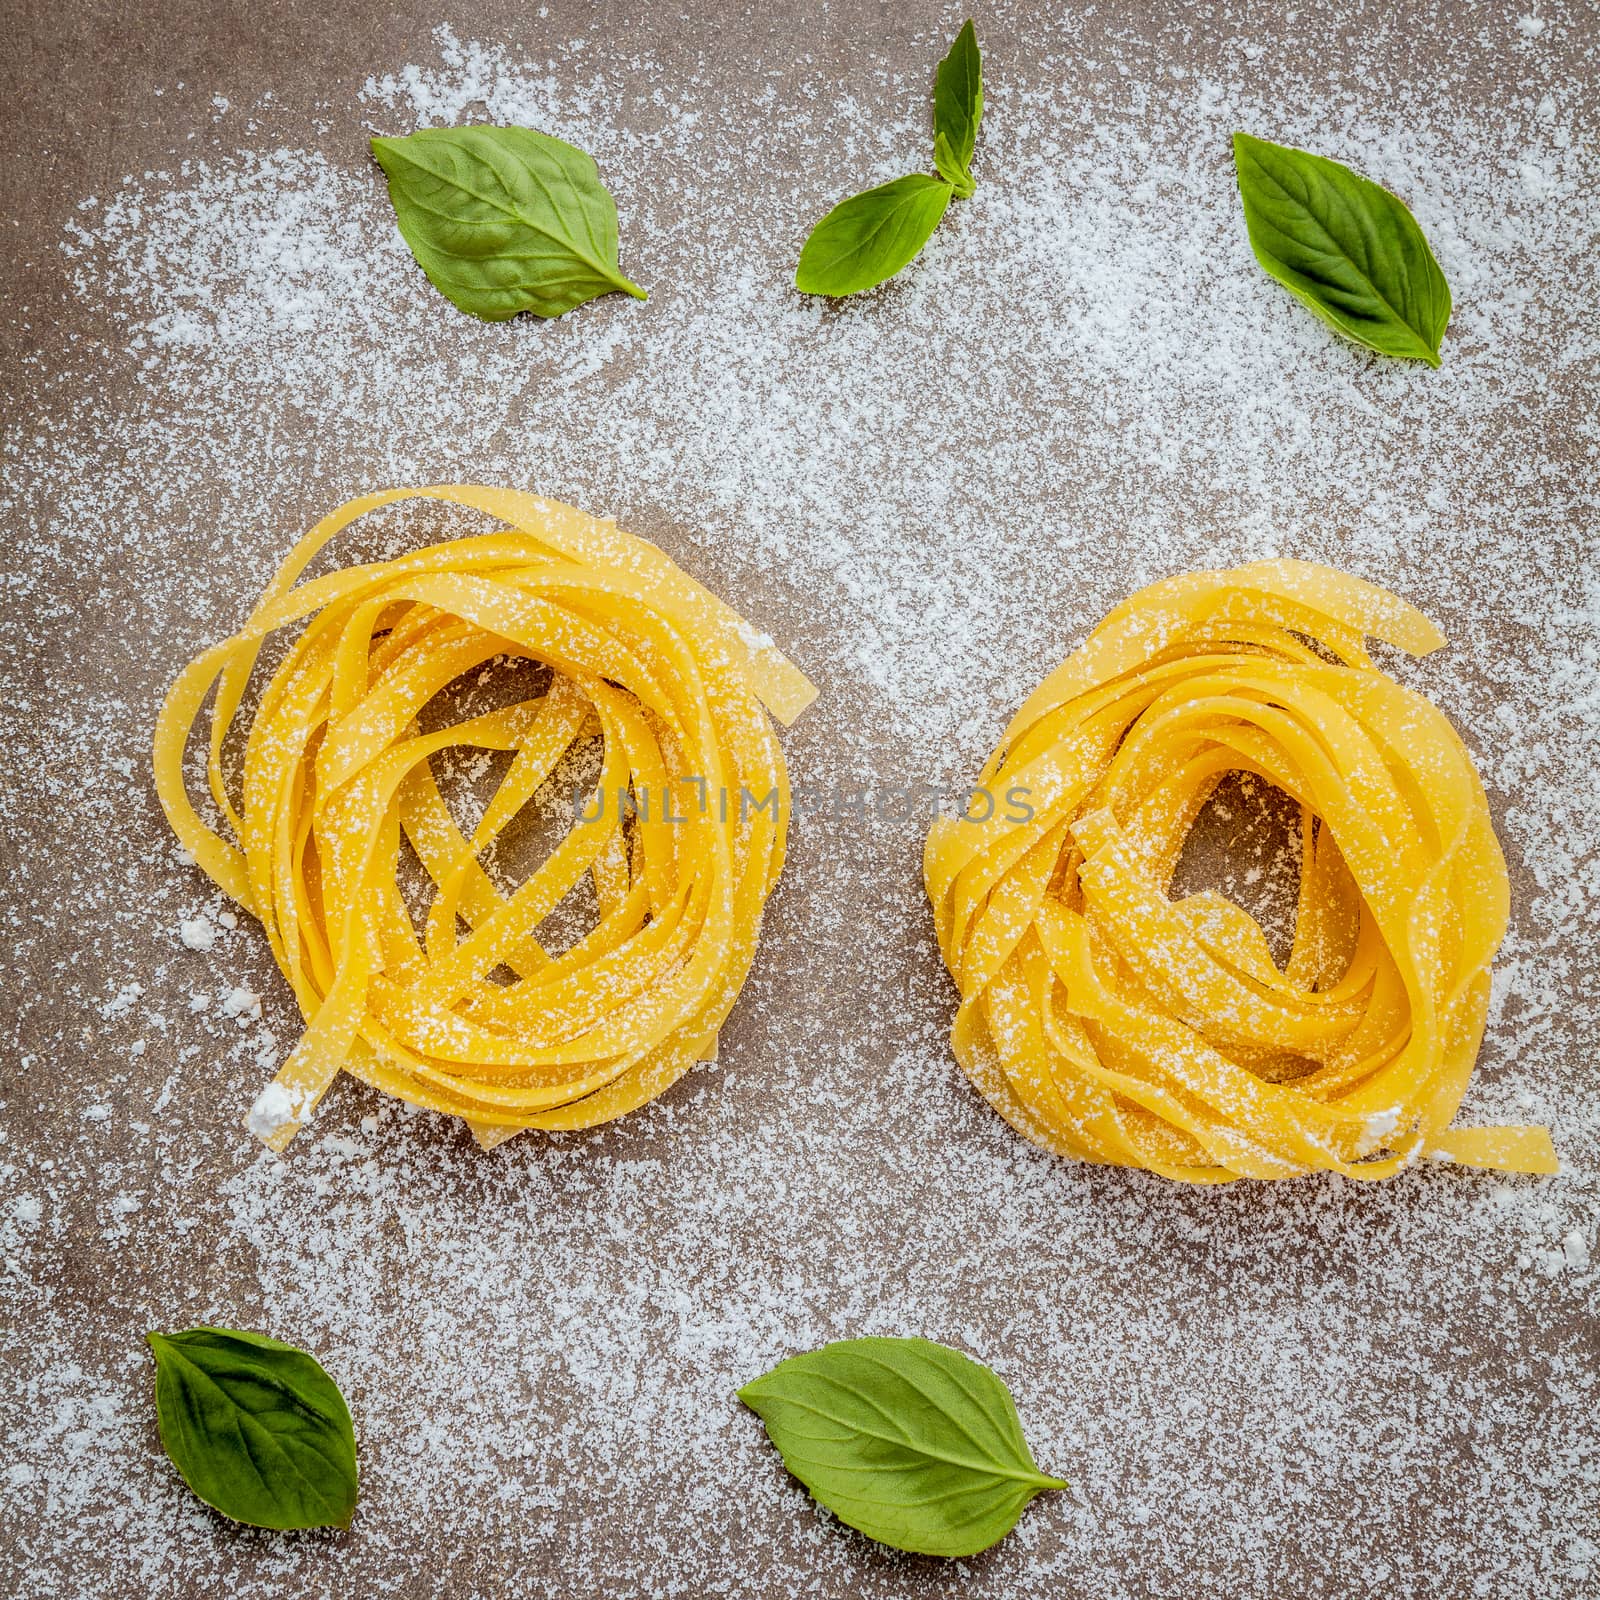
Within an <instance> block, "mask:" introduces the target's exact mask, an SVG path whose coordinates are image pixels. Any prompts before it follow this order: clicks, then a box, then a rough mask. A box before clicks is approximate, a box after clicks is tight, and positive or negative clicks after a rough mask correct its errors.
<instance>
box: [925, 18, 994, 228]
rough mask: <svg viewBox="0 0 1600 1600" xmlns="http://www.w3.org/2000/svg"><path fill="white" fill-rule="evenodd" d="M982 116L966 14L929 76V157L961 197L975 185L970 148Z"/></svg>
mask: <svg viewBox="0 0 1600 1600" xmlns="http://www.w3.org/2000/svg"><path fill="white" fill-rule="evenodd" d="M982 120H983V61H982V58H981V56H980V55H979V53H978V35H977V32H976V31H975V30H974V28H973V26H972V18H971V17H968V18H967V20H966V22H964V23H963V24H962V27H961V31H960V33H958V34H957V35H956V40H955V43H954V44H953V45H951V46H950V54H949V55H947V56H946V57H945V58H944V60H943V61H941V62H940V63H939V66H938V70H937V71H936V72H935V73H934V77H933V160H934V165H935V166H936V167H937V168H938V171H939V175H940V176H941V177H942V178H944V180H945V181H946V182H947V183H949V184H950V186H951V187H952V188H953V189H954V190H955V192H956V194H957V195H958V196H959V197H960V198H961V199H963V200H965V199H968V198H969V197H970V196H971V194H972V191H973V189H974V188H975V187H976V185H975V184H974V182H973V178H972V152H973V150H974V149H976V147H977V143H978V124H979V122H981V121H982Z"/></svg>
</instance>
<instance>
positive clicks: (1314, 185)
mask: <svg viewBox="0 0 1600 1600" xmlns="http://www.w3.org/2000/svg"><path fill="white" fill-rule="evenodd" d="M1233 159H1234V165H1235V167H1236V168H1237V170H1238V174H1239V197H1240V199H1241V200H1242V201H1243V202H1244V218H1245V225H1246V227H1247V228H1248V229H1249V232H1250V248H1251V249H1252V250H1253V251H1254V252H1255V257H1256V260H1257V261H1259V262H1260V263H1261V265H1262V267H1263V268H1264V269H1265V270H1266V271H1267V273H1268V274H1269V275H1270V276H1272V277H1274V278H1276V279H1277V280H1278V282H1279V283H1281V284H1282V285H1283V286H1284V287H1285V288H1286V289H1288V290H1289V292H1290V293H1291V294H1293V295H1294V296H1295V297H1296V298H1297V299H1299V300H1301V301H1303V302H1304V303H1305V304H1306V305H1307V306H1309V307H1310V308H1311V310H1312V311H1314V312H1315V313H1316V314H1317V315H1318V316H1319V317H1321V318H1322V320H1323V321H1324V322H1326V323H1327V324H1328V325H1329V326H1330V327H1332V328H1335V329H1337V330H1338V331H1339V332H1340V333H1342V334H1343V335H1344V336H1345V337H1346V338H1347V339H1354V340H1355V342H1356V343H1357V344H1362V345H1365V346H1366V347H1367V348H1368V349H1369V350H1376V351H1377V352H1378V353H1379V354H1380V355H1386V356H1407V357H1411V358H1414V359H1416V360H1419V361H1426V362H1427V363H1428V365H1429V366H1430V367H1437V366H1438V365H1439V345H1440V342H1441V341H1442V340H1443V338H1444V330H1445V325H1446V324H1447V323H1448V322H1449V320H1450V286H1449V284H1447V283H1446V282H1445V279H1444V273H1443V272H1441V271H1440V270H1439V263H1438V262H1437V261H1436V260H1435V259H1434V255H1433V251H1432V250H1431V249H1429V247H1428V241H1427V239H1426V238H1425V237H1424V236H1423V232H1422V229H1421V228H1419V227H1418V226H1417V221H1416V218H1415V217H1413V216H1412V215H1411V213H1410V212H1409V211H1408V210H1407V209H1406V207H1405V205H1404V204H1403V203H1402V202H1401V201H1400V200H1398V199H1396V198H1395V196H1394V195H1392V194H1390V193H1389V191H1388V190H1387V189H1384V188H1381V187H1380V186H1379V185H1378V184H1375V183H1373V182H1372V181H1371V179H1369V178H1363V177H1362V176H1361V174H1360V173H1358V172H1352V171H1351V170H1350V168H1349V167H1346V166H1343V165H1341V164H1340V163H1339V162H1337V161H1329V160H1328V159H1327V158H1326V157H1325V156H1315V155H1312V154H1311V153H1310V152H1309V151H1306V150H1296V149H1293V148H1291V147H1290V146H1288V145H1281V144H1272V143H1271V142H1270V141H1268V140H1266V139H1254V138H1251V136H1250V135H1249V134H1247V133H1236V134H1234V136H1233Z"/></svg>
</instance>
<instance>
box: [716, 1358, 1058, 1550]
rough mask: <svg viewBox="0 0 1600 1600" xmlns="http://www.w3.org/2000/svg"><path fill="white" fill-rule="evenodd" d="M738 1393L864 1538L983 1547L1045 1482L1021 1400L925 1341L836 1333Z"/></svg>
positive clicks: (791, 1464) (798, 1470)
mask: <svg viewBox="0 0 1600 1600" xmlns="http://www.w3.org/2000/svg"><path fill="white" fill-rule="evenodd" d="M739 1398H740V1399H741V1400H743V1401H744V1403H745V1404H746V1405H747V1406H749V1407H750V1408H751V1410H752V1411H754V1412H755V1413H756V1414H757V1415H758V1416H759V1417H760V1418H761V1420H762V1422H764V1423H765V1424H766V1428H767V1434H768V1436H769V1437H770V1438H771V1440H772V1442H773V1443H774V1444H775V1445H776V1446H777V1447H778V1451H779V1453H780V1454H781V1455H782V1456H783V1461H784V1465H785V1466H786V1467H788V1469H789V1470H790V1472H792V1473H793V1474H794V1475H795V1477H797V1478H798V1479H799V1480H800V1481H801V1482H802V1483H803V1484H804V1485H805V1486H806V1488H808V1489H809V1490H810V1491H811V1493H812V1494H813V1495H814V1496H815V1497H816V1499H818V1500H819V1501H821V1502H822V1504H823V1505H825V1506H826V1507H827V1508H828V1509H829V1510H830V1511H831V1512H833V1514H834V1515H835V1516H836V1517H838V1518H839V1519H840V1521H842V1522H847V1523H849V1525H850V1526H851V1527H852V1528H856V1529H859V1530H860V1532H862V1533H864V1534H866V1535H867V1537H868V1538H869V1539H876V1540H877V1541H878V1542H879V1543H880V1544H887V1545H893V1546H894V1548H895V1549H897V1550H912V1551H916V1552H917V1553H918V1554H921V1555H930V1556H970V1555H976V1554H977V1552H978V1551H980V1550H987V1549H988V1548H989V1546H990V1545H992V1544H994V1543H995V1542H996V1541H997V1540H999V1539H1003V1538H1004V1537H1005V1536H1006V1534H1008V1533H1009V1532H1010V1531H1011V1529H1012V1528H1013V1527H1014V1526H1015V1524H1016V1521H1017V1518H1018V1517H1019V1516H1021V1515H1022V1509H1023V1507H1024V1506H1026V1505H1027V1503H1028V1502H1029V1501H1030V1500H1031V1499H1033V1497H1034V1496H1035V1495H1036V1494H1038V1493H1039V1492H1040V1491H1041V1490H1043V1489H1064V1488H1066V1484H1064V1483H1063V1482H1062V1481H1061V1479H1059V1478H1049V1477H1046V1476H1045V1475H1044V1474H1043V1473H1041V1472H1040V1471H1039V1469H1038V1468H1037V1467H1036V1466H1035V1465H1034V1461H1033V1456H1032V1453H1031V1452H1030V1451H1029V1449H1028V1442H1027V1440H1026V1439H1024V1438H1023V1436H1022V1424H1021V1422H1020V1421H1019V1420H1018V1418H1017V1408H1016V1406H1014V1405H1013V1404H1012V1402H1011V1395H1010V1393H1009V1392H1008V1391H1007V1389H1006V1386H1005V1385H1004V1384H1003V1383H1002V1382H1001V1381H1000V1380H999V1378H997V1377H996V1376H995V1375H994V1373H992V1372H991V1371H990V1370H989V1369H988V1368H987V1367H985V1366H983V1365H981V1364H980V1363H978V1362H976V1361H974V1360H973V1359H972V1358H971V1357H970V1356H965V1355H962V1353H961V1352H960V1351H959V1350H951V1349H948V1348H947V1347H946V1346H944V1345H942V1344H931V1343H929V1341H928V1340H926V1339H841V1340H840V1341H839V1342H838V1343H836V1344H826V1345H824V1346H823V1347H822V1348H821V1349H820V1350H813V1351H812V1352H811V1353H810V1354H809V1355H800V1356H791V1357H790V1358H789V1359H788V1360H787V1361H780V1362H779V1363H778V1365H777V1366H775V1367H774V1368H773V1369H772V1371H771V1372H769V1373H767V1374H766V1375H765V1376H764V1377H761V1378H757V1379H756V1380H755V1381H754V1382H753V1383H747V1384H746V1385H745V1386H744V1388H742V1389H741V1390H740V1391H739Z"/></svg>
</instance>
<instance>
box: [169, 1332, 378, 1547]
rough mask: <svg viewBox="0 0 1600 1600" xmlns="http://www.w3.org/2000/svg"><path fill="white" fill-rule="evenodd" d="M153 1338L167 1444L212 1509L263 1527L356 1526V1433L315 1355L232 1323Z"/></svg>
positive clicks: (182, 1471) (191, 1484) (174, 1460)
mask: <svg viewBox="0 0 1600 1600" xmlns="http://www.w3.org/2000/svg"><path fill="white" fill-rule="evenodd" d="M147 1338H148V1341H149V1344H150V1348H151V1350H152V1351H153V1352H154V1354H155V1360H156V1420H157V1424H158V1426H159V1428H160V1430H161V1443H162V1445H163V1447H164V1448H165V1450H166V1452H167V1455H168V1456H169V1457H170V1458H171V1460H172V1464H173V1465H174V1466H175V1467H176V1468H177V1469H178V1472H179V1474H180V1475H181V1476H182V1478H183V1481H184V1482H185V1483H187V1484H188V1485H189V1487H190V1488H191V1489H192V1490H193V1491H194V1492H195V1493H196V1494H197V1495H198V1496H199V1497H200V1498H201V1499H202V1500H204V1501H205V1503H206V1504H207V1505H208V1506H212V1507H213V1508H215V1509H216V1510H218V1511H220V1512H221V1513H222V1514H223V1515H224V1516H226V1517H231V1518H233V1520H234V1521H235V1522H246V1523H250V1524H253V1525H254V1526H256V1527H258V1528H323V1527H339V1528H344V1527H348V1526H349V1524H350V1518H351V1516H352V1514H353V1513H354V1511H355V1505H356V1494H357V1488H358V1481H357V1468H356V1439H355V1430H354V1428H353V1427H352V1425H351V1422H350V1411H349V1408H348V1407H347V1406H346V1405H345V1402H344V1396H343V1395H341V1394H340V1393H339V1388H338V1385H337V1384H335V1383H334V1381H333V1379H332V1378H330V1377H329V1376H328V1374H327V1373H326V1372H325V1371H323V1369H322V1367H321V1365H320V1364H319V1363H318V1362H317V1360H316V1359H315V1358H314V1357H312V1356H310V1355H307V1354H306V1352H305V1351H303V1350H297V1349H295V1347H294V1346H293V1345H287V1344H281V1343H280V1342H279V1341H278V1340H276V1339H269V1338H267V1337H266V1336H265V1335H264V1334H259V1333H241V1332H239V1331H237V1330H235V1329H232V1328H190V1329H189V1330H188V1331H187V1332H184V1333H151V1334H149V1335H147Z"/></svg>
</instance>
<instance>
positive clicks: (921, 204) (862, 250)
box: [794, 17, 983, 295]
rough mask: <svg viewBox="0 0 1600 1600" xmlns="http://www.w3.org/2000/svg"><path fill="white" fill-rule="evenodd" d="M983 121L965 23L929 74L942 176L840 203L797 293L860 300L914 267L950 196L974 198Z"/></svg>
mask: <svg viewBox="0 0 1600 1600" xmlns="http://www.w3.org/2000/svg"><path fill="white" fill-rule="evenodd" d="M982 118H983V64H982V61H981V59H980V57H979V54H978V36H977V33H976V32H975V31H974V29H973V26H972V19H971V18H970V17H969V18H968V19H967V21H966V23H965V24H964V25H963V27H962V29H961V32H960V33H958V34H957V35H956V41H955V43H954V44H953V45H951V47H950V53H949V55H947V56H946V57H945V58H944V60H943V61H941V62H940V63H939V68H938V71H937V72H936V73H935V74H934V80H933V162H934V166H935V168H936V169H937V171H938V173H939V176H938V177H937V178H929V177H926V176H924V175H923V174H922V173H920V172H914V173H911V174H910V175H908V176H907V177H904V178H896V179H895V180H894V181H893V182H892V183H880V184H879V185H878V186H877V188H875V189H868V190H866V191H865V193H863V194H857V195H852V196H851V197H850V198H849V199H848V200H841V201H840V202H839V204H838V205H836V206H835V207H834V208H833V210H832V211H830V212H829V213H828V214H827V216H825V217H824V218H823V219H822V221H821V222H819V223H818V224H817V225H816V227H814V228H813V229H812V230H811V233H810V236H809V237H808V238H807V239H806V242H805V244H804V245H803V246H802V247H801V250H800V261H799V264H798V265H797V266H796V268H795V274H794V285H795V288H797V289H798V290H799V291H800V292H801V293H802V294H826V295H846V294H858V293H860V291H861V290H863V289H872V288H875V287H876V286H877V285H878V284H880V283H885V282H887V281H888V280H889V279H890V278H892V277H893V276H894V275H895V274H896V273H897V272H899V271H900V269H901V268H902V267H904V266H907V265H908V264H909V263H910V262H912V261H914V260H915V259H916V257H917V255H918V254H919V253H920V251H921V249H922V247H923V245H925V244H926V243H927V242H928V240H929V239H930V238H932V236H933V230H934V229H935V228H937V227H938V226H939V222H940V220H941V218H943V216H944V214H945V209H946V207H947V206H948V205H949V204H950V199H951V196H952V195H954V196H955V197H957V198H958V199H962V200H965V199H968V198H970V196H971V194H972V191H973V189H974V187H975V183H974V180H973V176H972V152H973V150H974V149H975V148H976V146H977V142H978V123H979V122H980V121H981V120H982Z"/></svg>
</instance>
